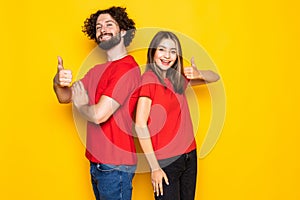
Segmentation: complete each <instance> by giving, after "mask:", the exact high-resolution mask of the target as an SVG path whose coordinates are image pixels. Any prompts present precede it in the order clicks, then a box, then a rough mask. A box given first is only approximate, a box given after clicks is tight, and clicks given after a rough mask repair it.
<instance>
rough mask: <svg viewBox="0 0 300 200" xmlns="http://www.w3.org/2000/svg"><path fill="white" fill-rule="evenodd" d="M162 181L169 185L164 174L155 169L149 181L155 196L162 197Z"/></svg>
mask: <svg viewBox="0 0 300 200" xmlns="http://www.w3.org/2000/svg"><path fill="white" fill-rule="evenodd" d="M163 179H164V181H165V182H166V184H167V185H169V180H168V177H167V175H166V173H165V172H164V171H163V170H162V169H161V168H159V169H156V170H153V171H152V172H151V180H152V185H153V189H154V193H156V195H157V196H159V194H160V195H163Z"/></svg>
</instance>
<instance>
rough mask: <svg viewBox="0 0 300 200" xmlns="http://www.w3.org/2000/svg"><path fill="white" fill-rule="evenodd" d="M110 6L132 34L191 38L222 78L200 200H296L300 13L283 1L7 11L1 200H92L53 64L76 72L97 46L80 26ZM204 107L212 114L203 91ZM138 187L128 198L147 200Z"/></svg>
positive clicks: (147, 191) (20, 5)
mask: <svg viewBox="0 0 300 200" xmlns="http://www.w3.org/2000/svg"><path fill="white" fill-rule="evenodd" d="M112 5H120V6H125V7H127V11H128V13H129V15H130V17H132V18H134V19H135V21H136V24H137V27H138V28H146V27H162V28H167V29H171V30H174V31H177V32H180V33H182V34H185V35H187V36H189V37H190V38H192V39H193V40H195V41H196V42H197V43H199V44H201V46H202V47H203V48H205V50H206V51H207V52H208V54H209V55H210V57H211V58H212V59H213V61H214V63H215V64H216V66H217V69H218V72H219V73H220V75H221V78H222V79H221V80H222V82H221V83H222V84H223V86H224V88H225V94H226V118H225V122H224V128H223V131H222V133H221V137H220V139H219V140H218V142H217V144H216V146H215V147H214V149H213V151H211V152H210V153H209V154H208V156H206V157H204V158H202V159H199V169H198V174H199V176H198V182H197V183H198V185H197V197H196V199H199V200H200V199H201V200H220V199H230V200H241V199H242V200H248V199H249V200H253V199H262V200H275V199H278V200H279V199H280V200H281V199H288V200H297V199H300V192H299V180H300V162H299V155H298V154H299V152H300V151H299V150H300V149H299V144H298V141H299V139H300V136H299V132H300V128H299V112H300V106H299V104H298V103H299V102H300V101H299V100H300V94H299V88H298V85H299V83H298V79H299V78H298V76H299V72H300V69H299V66H300V62H299V52H300V51H299V50H300V49H299V47H300V39H299V38H300V37H299V35H300V31H299V30H300V20H299V16H298V11H299V8H300V6H299V3H297V2H296V1H289V0H287V1H270V0H268V1H258V0H254V1H247V2H239V1H230V0H229V1H225V0H201V1H199V0H186V1H171V0H167V1H162V0H151V1H140V0H126V1H125V0H123V1H122V0H119V1H118V0H111V1H100V0H98V1H96V0H85V1H79V0H77V1H74V0H73V1H70V0H65V1H58V0H52V1H34V0H28V1H13V0H12V1H5V2H2V3H1V6H0V20H1V21H0V22H1V64H2V67H1V68H2V70H1V72H2V78H1V79H0V82H1V99H0V102H1V106H2V107H1V116H2V117H1V126H0V133H1V139H0V151H1V155H0V161H1V166H0V167H1V168H0V180H1V181H0V199H4V200H7V199H30V200H32V199H39V200H41V199H43V200H47V199H72V200H82V199H93V194H92V190H91V186H90V182H89V172H88V162H87V160H86V159H85V157H84V146H83V144H82V142H81V140H80V138H79V136H78V134H77V130H76V127H75V125H74V120H73V117H72V108H71V106H70V105H59V104H58V102H57V100H56V98H55V95H54V92H53V90H52V78H53V76H54V74H55V73H56V64H57V61H56V56H57V55H61V56H62V57H63V58H64V64H65V67H66V68H70V69H72V70H73V73H74V75H76V74H77V73H78V71H79V69H80V66H81V64H82V62H83V61H84V60H85V58H86V57H87V56H88V55H89V53H90V51H91V50H92V49H93V48H94V43H93V42H92V41H88V39H87V38H86V37H85V36H84V35H83V34H82V32H81V26H82V23H83V21H84V20H85V18H86V17H88V16H89V14H90V13H91V12H94V11H95V10H97V9H100V8H107V7H110V6H112ZM138 59H142V58H138ZM196 62H197V61H196ZM198 67H200V66H198ZM195 90H196V91H197V90H200V91H204V92H205V89H203V88H202V89H201V88H200V89H199V88H196V89H195ZM199 98H200V97H199ZM221 99H222V98H221ZM223 100H224V99H223ZM223 100H222V101H223ZM199 101H200V102H202V103H203V105H208V106H210V103H209V95H207V93H206V95H204V99H203V98H202V100H199ZM203 111H204V115H203V116H204V122H208V123H209V120H208V119H209V118H205V115H206V114H207V115H209V112H210V111H209V109H208V108H205V106H204V108H203ZM204 126H205V125H204ZM206 128H207V127H206ZM206 128H204V130H205V129H206ZM200 130H201V129H199V133H198V134H197V140H198V141H199V142H198V144H199V146H201V142H202V141H203V138H204V135H205V131H203V132H201V131H200ZM133 186H134V191H133V196H134V198H133V199H135V200H137V199H138V200H140V199H143V200H147V199H149V200H150V199H152V189H151V185H150V180H149V176H148V174H137V175H136V176H135V178H134V185H133Z"/></svg>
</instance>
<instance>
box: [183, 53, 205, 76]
mask: <svg viewBox="0 0 300 200" xmlns="http://www.w3.org/2000/svg"><path fill="white" fill-rule="evenodd" d="M184 75H185V76H186V77H187V78H188V79H204V77H203V76H202V74H201V73H200V71H199V70H198V69H197V66H196V64H195V60H194V57H192V58H191V66H190V67H185V68H184Z"/></svg>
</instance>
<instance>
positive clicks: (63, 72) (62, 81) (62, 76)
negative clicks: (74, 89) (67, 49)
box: [54, 56, 72, 87]
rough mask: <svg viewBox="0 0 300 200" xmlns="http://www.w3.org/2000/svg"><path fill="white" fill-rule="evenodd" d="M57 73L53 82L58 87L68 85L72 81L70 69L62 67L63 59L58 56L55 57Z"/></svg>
mask: <svg viewBox="0 0 300 200" xmlns="http://www.w3.org/2000/svg"><path fill="white" fill-rule="evenodd" d="M57 60H58V64H57V73H56V75H55V77H54V83H55V84H57V85H59V86H60V87H66V86H70V85H71V82H72V71H71V70H68V69H64V66H63V60H62V58H61V57H60V56H58V57H57Z"/></svg>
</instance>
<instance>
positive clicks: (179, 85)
mask: <svg viewBox="0 0 300 200" xmlns="http://www.w3.org/2000/svg"><path fill="white" fill-rule="evenodd" d="M163 39H171V40H172V41H174V43H175V46H176V51H177V58H176V61H175V63H174V64H173V66H172V67H171V68H170V69H168V70H167V74H166V78H168V79H169V80H170V82H171V83H172V85H173V88H174V90H175V92H176V93H179V94H182V93H183V92H184V76H183V59H182V49H181V45H180V42H179V39H178V38H177V36H176V35H175V34H174V33H172V32H170V31H159V32H158V33H157V34H156V35H155V36H154V37H153V39H152V41H151V43H150V46H149V48H148V53H147V64H146V71H147V70H152V71H153V72H154V73H155V74H156V76H157V77H158V79H159V81H160V82H161V84H163V85H164V86H166V84H165V82H164V77H163V75H162V70H161V69H160V68H159V67H158V66H157V65H156V63H155V61H154V55H155V52H156V50H157V47H158V45H159V44H160V43H161V41H162V40H163Z"/></svg>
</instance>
